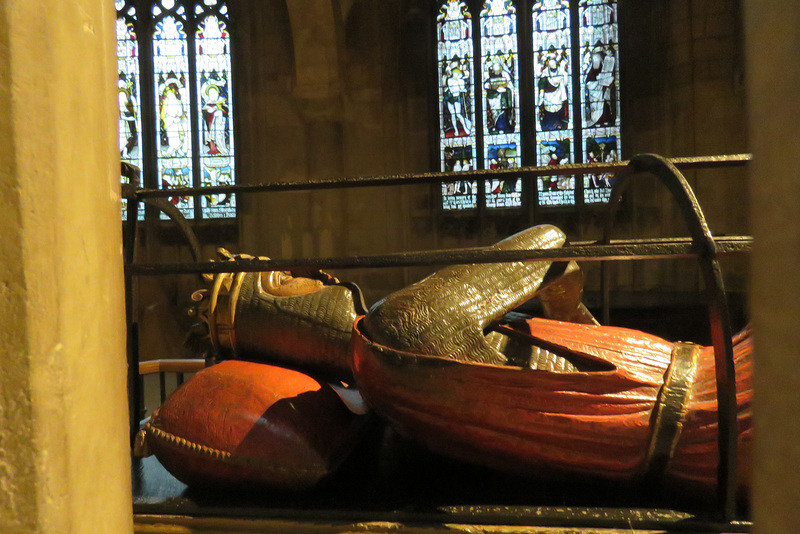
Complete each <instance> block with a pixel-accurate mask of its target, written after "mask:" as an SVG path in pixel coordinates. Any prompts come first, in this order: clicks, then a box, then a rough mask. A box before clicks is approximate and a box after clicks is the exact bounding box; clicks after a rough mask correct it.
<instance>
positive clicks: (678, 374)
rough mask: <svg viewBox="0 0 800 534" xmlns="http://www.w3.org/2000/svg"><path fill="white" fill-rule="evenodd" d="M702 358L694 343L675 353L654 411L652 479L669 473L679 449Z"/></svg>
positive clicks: (650, 453)
mask: <svg viewBox="0 0 800 534" xmlns="http://www.w3.org/2000/svg"><path fill="white" fill-rule="evenodd" d="M699 355H700V347H699V346H698V345H694V344H692V343H680V342H679V343H676V344H675V346H674V347H673V349H672V358H671V361H670V364H669V367H668V368H667V372H666V375H665V377H664V385H663V386H662V387H661V390H660V391H659V392H658V399H657V401H656V406H655V409H654V410H653V419H652V428H653V433H652V436H651V439H650V447H649V448H648V453H647V462H646V463H645V466H646V469H648V470H649V473H648V475H649V476H651V477H660V476H662V475H663V474H664V472H666V470H667V467H668V465H669V461H670V460H671V459H672V455H673V454H674V452H675V447H676V446H677V445H678V440H679V439H680V437H681V430H682V429H683V422H684V419H685V417H686V411H687V409H688V403H687V401H688V400H689V395H690V393H691V390H692V385H693V384H694V378H695V373H696V372H697V359H698V357H699Z"/></svg>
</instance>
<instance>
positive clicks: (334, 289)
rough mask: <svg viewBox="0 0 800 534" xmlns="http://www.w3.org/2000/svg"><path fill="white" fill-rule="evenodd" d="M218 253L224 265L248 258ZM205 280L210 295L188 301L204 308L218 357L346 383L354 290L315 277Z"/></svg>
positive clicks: (273, 274)
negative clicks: (286, 368)
mask: <svg viewBox="0 0 800 534" xmlns="http://www.w3.org/2000/svg"><path fill="white" fill-rule="evenodd" d="M218 252H219V255H220V257H221V258H222V259H223V260H224V261H241V260H248V259H254V257H253V256H249V255H237V256H233V255H231V254H230V253H228V252H227V251H226V250H224V249H220V250H219V251H218ZM259 259H268V258H265V257H260V258H259ZM209 279H210V280H211V281H212V288H211V289H210V290H200V291H197V292H195V293H194V294H193V295H192V299H193V300H195V301H196V302H198V303H199V304H200V306H199V307H200V308H202V309H203V311H202V312H200V315H201V317H202V319H203V320H204V321H205V322H206V324H207V325H208V331H209V337H210V338H211V342H212V344H213V346H214V349H215V350H216V351H217V353H218V354H219V355H220V356H222V357H223V358H237V359H248V360H254V361H262V362H270V363H277V364H282V365H287V366H289V367H295V368H300V369H303V370H305V371H308V372H313V373H318V374H321V375H324V376H328V377H330V378H335V379H339V380H342V379H344V380H346V379H349V377H350V375H351V373H350V347H349V340H350V333H351V331H352V328H353V321H354V320H355V318H356V303H357V302H360V295H357V294H356V293H354V292H357V291H358V289H357V288H355V287H353V286H352V285H347V286H345V285H342V284H340V283H339V281H338V280H337V279H336V278H334V277H332V276H330V275H327V274H326V273H323V272H321V271H316V272H310V271H309V272H303V273H293V272H288V271H266V272H260V273H259V272H239V273H221V274H218V275H216V276H215V277H209Z"/></svg>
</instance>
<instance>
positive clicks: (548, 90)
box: [532, 0, 575, 206]
mask: <svg viewBox="0 0 800 534" xmlns="http://www.w3.org/2000/svg"><path fill="white" fill-rule="evenodd" d="M532 20H533V76H534V79H533V81H534V83H533V86H534V101H535V105H536V122H535V124H536V163H537V165H540V166H543V165H563V164H565V163H572V162H573V161H574V158H575V145H574V123H573V117H574V110H573V102H572V34H571V28H570V3H569V0H538V1H536V2H534V4H533V19H532ZM537 190H538V194H539V204H540V205H543V206H563V205H572V204H575V177H574V176H543V177H539V178H537Z"/></svg>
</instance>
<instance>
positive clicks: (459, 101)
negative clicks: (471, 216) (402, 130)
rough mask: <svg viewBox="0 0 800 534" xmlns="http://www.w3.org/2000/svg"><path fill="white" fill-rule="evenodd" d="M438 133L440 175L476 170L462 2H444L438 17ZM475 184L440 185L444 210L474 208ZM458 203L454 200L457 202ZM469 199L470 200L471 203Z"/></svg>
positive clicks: (469, 51)
mask: <svg viewBox="0 0 800 534" xmlns="http://www.w3.org/2000/svg"><path fill="white" fill-rule="evenodd" d="M437 35H438V41H439V44H438V71H439V130H440V154H441V161H442V171H445V172H453V171H456V172H458V171H465V170H473V169H475V168H476V167H477V161H476V157H475V156H476V154H475V151H474V149H473V147H474V146H475V124H474V122H475V121H474V117H475V89H474V88H475V78H474V75H473V67H472V60H473V57H474V53H473V44H472V15H471V14H470V12H469V9H468V8H467V6H466V4H465V3H464V1H463V0H447V1H445V2H444V3H443V4H442V5H441V9H440V10H439V14H438V16H437ZM476 192H477V183H473V182H457V183H456V182H454V183H450V184H442V199H443V200H442V207H443V208H444V209H468V208H474V207H475V206H476V205H477V193H476ZM456 199H457V200H456ZM470 199H471V200H470Z"/></svg>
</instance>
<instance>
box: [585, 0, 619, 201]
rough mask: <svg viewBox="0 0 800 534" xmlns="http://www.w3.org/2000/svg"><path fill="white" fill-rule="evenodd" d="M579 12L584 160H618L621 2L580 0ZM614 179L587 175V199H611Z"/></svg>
mask: <svg viewBox="0 0 800 534" xmlns="http://www.w3.org/2000/svg"><path fill="white" fill-rule="evenodd" d="M579 14H580V23H581V31H580V42H581V49H580V56H581V61H582V65H581V77H582V83H583V90H582V92H581V124H582V126H583V138H584V161H585V162H587V163H588V162H612V161H618V160H619V159H620V150H621V143H620V119H619V111H620V109H619V108H620V101H619V75H618V72H619V53H618V52H619V47H618V42H619V39H618V29H617V2H616V1H615V0H580V3H579ZM610 178H611V175H610V174H600V175H586V176H584V200H585V202H586V203H595V202H608V199H609V197H610V193H611V182H610Z"/></svg>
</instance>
